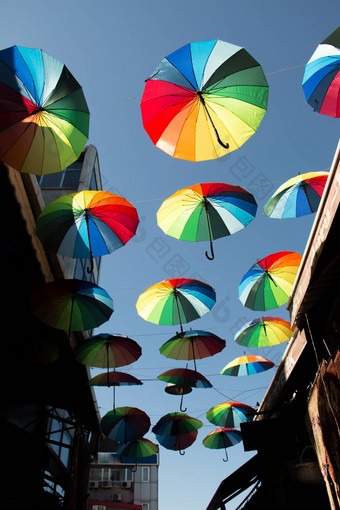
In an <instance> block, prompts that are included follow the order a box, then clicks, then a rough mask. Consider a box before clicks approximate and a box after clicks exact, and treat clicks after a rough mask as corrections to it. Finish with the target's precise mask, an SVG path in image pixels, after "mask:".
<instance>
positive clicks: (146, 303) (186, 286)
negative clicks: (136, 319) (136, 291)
mask: <svg viewBox="0 0 340 510" xmlns="http://www.w3.org/2000/svg"><path fill="white" fill-rule="evenodd" d="M215 302H216V293H215V291H214V289H213V288H212V287H211V286H210V285H208V284H206V283H203V282H201V281H199V280H195V279H193V278H170V279H168V280H163V281H162V282H159V283H156V284H155V285H152V286H151V287H149V288H148V289H147V290H146V291H145V292H143V293H142V294H141V295H140V296H139V298H138V301H137V303H136V308H137V312H138V314H139V315H140V316H141V317H142V318H143V319H144V320H146V321H149V322H152V323H154V324H167V325H173V324H180V327H181V331H182V332H183V327H182V324H183V323H187V322H191V321H193V320H195V319H199V318H200V317H202V315H204V314H205V313H207V312H209V311H210V310H211V308H212V307H213V306H214V304H215Z"/></svg>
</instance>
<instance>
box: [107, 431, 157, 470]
mask: <svg viewBox="0 0 340 510" xmlns="http://www.w3.org/2000/svg"><path fill="white" fill-rule="evenodd" d="M158 450H159V448H158V444H156V443H154V442H152V441H150V440H149V439H146V438H145V437H141V438H140V439H135V440H134V441H130V442H129V443H127V444H125V443H121V444H119V445H118V447H117V448H116V452H117V453H118V454H119V455H120V456H121V457H125V459H124V461H125V462H126V461H127V459H132V460H133V461H134V463H135V467H134V468H132V469H131V471H136V470H137V464H138V460H139V459H143V458H145V457H150V456H151V455H155V454H156V453H158Z"/></svg>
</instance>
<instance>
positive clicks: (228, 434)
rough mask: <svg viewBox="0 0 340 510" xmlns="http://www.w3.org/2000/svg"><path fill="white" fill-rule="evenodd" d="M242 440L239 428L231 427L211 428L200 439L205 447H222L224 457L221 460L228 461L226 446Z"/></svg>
mask: <svg viewBox="0 0 340 510" xmlns="http://www.w3.org/2000/svg"><path fill="white" fill-rule="evenodd" d="M241 441H242V434H241V432H240V431H239V430H236V429H233V428H220V429H217V430H213V431H212V432H210V434H208V435H207V436H206V437H205V438H204V439H203V441H202V443H203V445H204V446H205V447H206V448H212V449H214V450H219V449H222V448H224V451H225V455H226V458H225V459H223V462H227V461H228V454H227V448H229V447H230V446H234V445H236V444H238V443H240V442H241Z"/></svg>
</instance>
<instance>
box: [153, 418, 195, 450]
mask: <svg viewBox="0 0 340 510" xmlns="http://www.w3.org/2000/svg"><path fill="white" fill-rule="evenodd" d="M202 426H203V423H202V422H201V421H200V420H198V419H197V418H193V417H192V416H189V415H187V414H185V413H178V412H173V413H168V414H166V415H164V416H162V417H161V418H160V419H159V420H158V422H157V423H156V425H154V426H153V427H152V432H153V433H154V434H155V436H156V438H157V440H158V442H159V444H160V445H162V446H164V448H167V449H168V450H177V451H179V453H180V454H181V455H184V453H185V452H184V451H183V450H185V449H186V448H188V447H189V446H191V445H192V444H193V443H194V442H195V440H196V438H197V434H198V429H200V428H201V427H202Z"/></svg>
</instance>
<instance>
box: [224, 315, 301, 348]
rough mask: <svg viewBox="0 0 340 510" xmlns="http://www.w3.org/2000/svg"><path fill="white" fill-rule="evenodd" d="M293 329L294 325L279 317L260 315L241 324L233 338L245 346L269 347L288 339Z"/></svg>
mask: <svg viewBox="0 0 340 510" xmlns="http://www.w3.org/2000/svg"><path fill="white" fill-rule="evenodd" d="M294 330H295V326H294V325H293V326H291V325H290V322H288V321H286V320H284V319H281V318H280V317H260V318H257V319H253V320H251V321H250V322H247V323H246V324H245V325H244V326H242V328H241V329H240V330H239V331H238V332H237V333H236V335H235V338H234V340H235V342H236V343H238V344H239V345H244V346H246V347H269V346H272V345H279V344H281V343H283V342H287V341H288V340H290V338H291V337H292V335H293V332H294Z"/></svg>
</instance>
